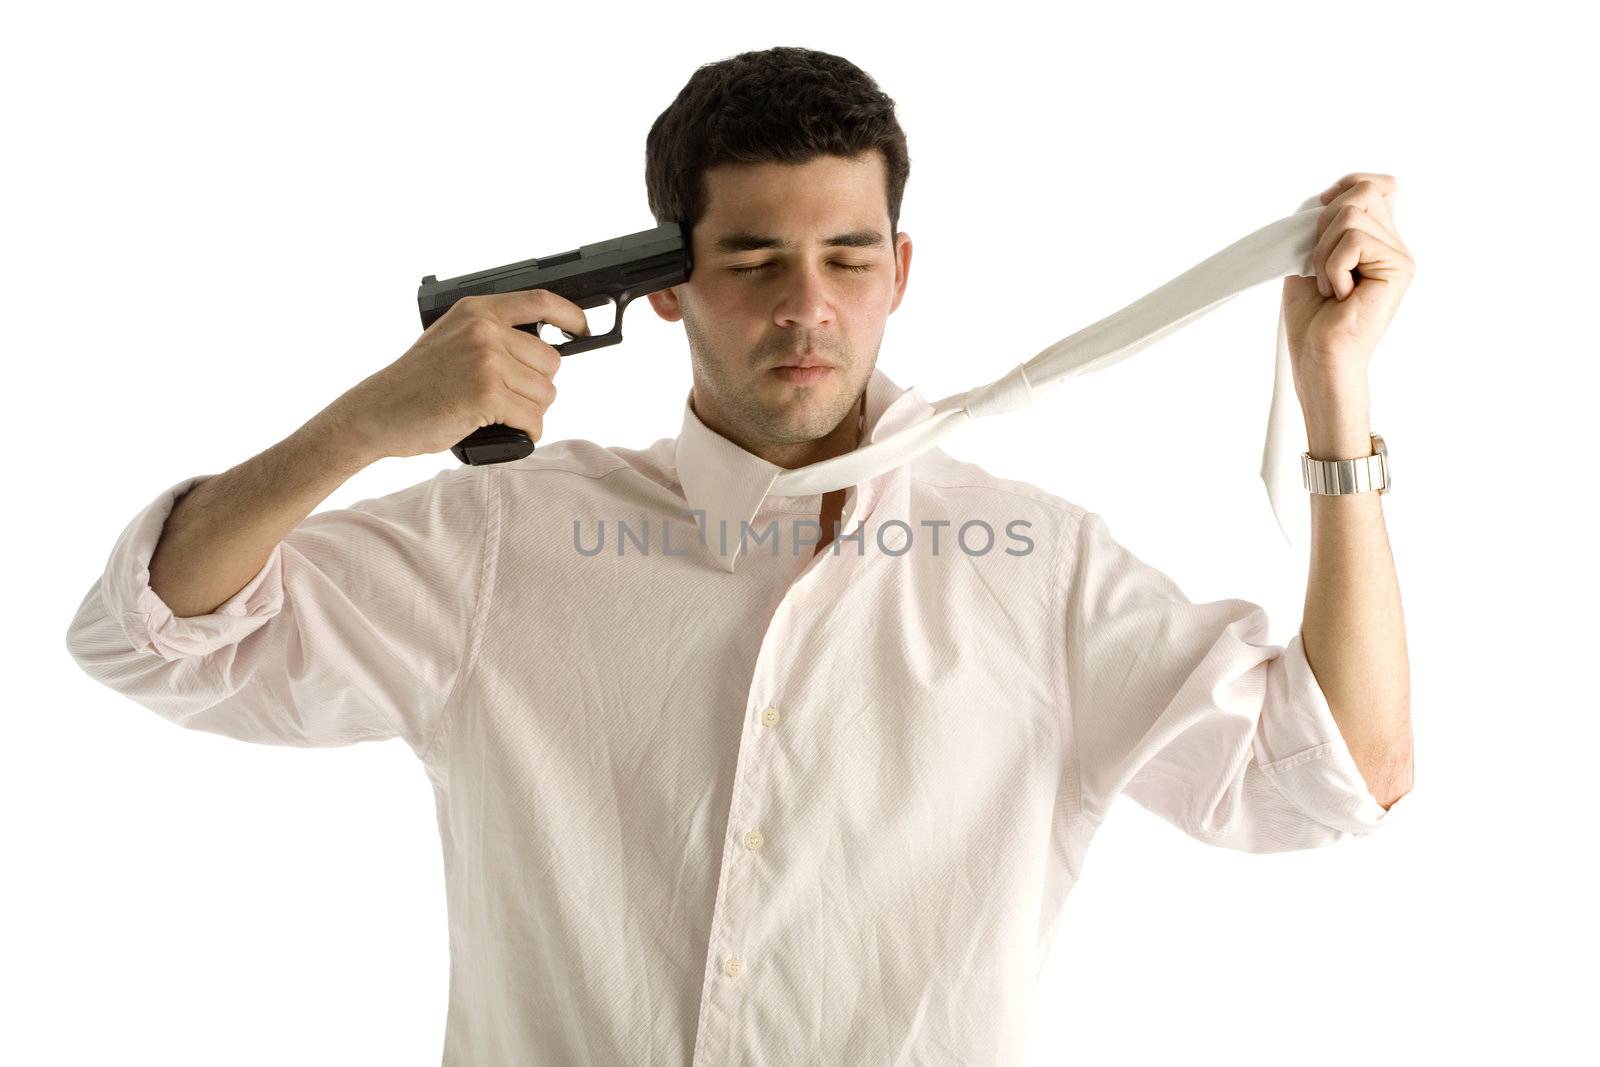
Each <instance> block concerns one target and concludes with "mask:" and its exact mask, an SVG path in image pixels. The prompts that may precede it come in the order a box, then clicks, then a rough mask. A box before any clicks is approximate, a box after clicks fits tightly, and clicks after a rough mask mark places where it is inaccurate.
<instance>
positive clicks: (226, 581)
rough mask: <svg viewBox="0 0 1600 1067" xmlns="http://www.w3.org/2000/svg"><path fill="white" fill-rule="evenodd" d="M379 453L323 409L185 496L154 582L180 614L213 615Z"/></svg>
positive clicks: (165, 538)
mask: <svg viewBox="0 0 1600 1067" xmlns="http://www.w3.org/2000/svg"><path fill="white" fill-rule="evenodd" d="M377 458H379V457H377V456H374V455H371V454H370V453H368V452H366V451H365V450H364V446H363V444H362V443H361V442H360V441H359V440H358V439H355V438H353V437H351V436H350V435H349V434H347V433H343V432H341V430H340V427H339V425H338V424H337V422H336V421H335V418H334V416H332V415H330V414H329V412H327V411H324V412H323V413H321V414H319V415H318V416H317V417H315V418H313V419H312V420H311V421H309V422H307V423H306V424H305V425H303V426H301V427H300V428H299V429H298V430H296V431H295V432H294V433H293V434H291V435H290V436H288V437H286V438H284V439H283V440H282V441H279V442H278V443H277V444H275V445H273V446H272V447H271V448H269V449H267V450H266V451H264V452H262V453H261V454H260V455H258V456H255V457H253V458H252V459H249V460H247V461H245V462H244V463H241V464H239V465H238V466H236V467H233V468H232V469H230V470H228V471H225V472H224V473H222V474H218V475H216V476H215V477H212V478H208V479H206V480H205V481H203V482H201V483H200V484H198V485H196V486H195V487H194V488H192V489H191V490H189V492H187V493H185V494H184V495H183V496H182V497H181V498H179V500H178V501H177V503H176V504H175V505H174V507H173V510H172V514H171V515H169V516H167V521H166V524H165V525H164V526H163V527H162V532H161V539H160V540H159V541H158V542H157V543H156V549H155V553H154V555H153V556H152V557H151V559H150V587H151V588H152V589H153V590H154V591H155V593H156V595H157V596H159V597H160V598H161V599H162V600H163V601H164V602H165V603H166V605H167V606H168V607H169V608H171V609H172V613H173V614H174V615H175V616H177V617H179V618H189V617H191V616H195V615H208V614H210V613H211V612H213V611H215V610H216V609H217V608H218V607H219V606H220V605H221V604H223V603H224V602H225V601H227V600H228V599H229V598H230V597H232V596H233V595H234V594H235V593H237V592H238V591H239V590H240V589H243V588H244V586H245V584H246V583H247V582H249V581H250V579H251V578H253V577H255V575H256V574H257V573H259V572H260V570H261V568H262V566H264V565H265V564H266V562H267V558H268V557H269V556H271V554H272V550H273V549H274V548H275V547H277V545H278V544H279V542H281V541H282V540H283V539H284V538H285V537H287V536H288V535H289V533H290V531H292V530H293V529H294V528H295V527H296V526H299V525H300V523H301V522H303V521H304V520H305V518H306V516H307V515H309V514H311V512H312V511H314V510H315V509H316V507H317V505H318V504H320V503H322V502H323V501H324V500H326V499H327V498H328V496H329V495H330V494H331V493H332V492H333V491H334V490H335V489H337V488H339V486H341V485H343V484H344V483H345V482H346V481H348V480H349V479H350V477H351V476H352V475H354V474H356V473H357V472H359V471H361V470H362V469H363V468H365V467H366V466H368V465H369V464H370V463H372V462H373V461H374V460H375V459H377Z"/></svg>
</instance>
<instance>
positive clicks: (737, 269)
mask: <svg viewBox="0 0 1600 1067" xmlns="http://www.w3.org/2000/svg"><path fill="white" fill-rule="evenodd" d="M770 266H772V264H771V263H758V264H756V265H755V266H753V267H729V268H728V269H729V270H731V271H733V273H735V274H755V273H757V272H758V271H760V270H762V269H764V268H766V267H770ZM834 266H836V267H840V268H842V269H844V270H849V271H858V272H859V271H864V270H871V269H872V264H870V263H868V264H865V265H862V266H856V265H853V264H850V263H835V264H834Z"/></svg>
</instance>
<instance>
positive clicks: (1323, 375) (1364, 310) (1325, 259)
mask: <svg viewBox="0 0 1600 1067" xmlns="http://www.w3.org/2000/svg"><path fill="white" fill-rule="evenodd" d="M1395 187H1396V183H1395V179H1394V177H1393V176H1392V175H1389V174H1367V173H1361V172H1357V173H1353V174H1346V175H1345V176H1344V177H1343V178H1340V179H1339V180H1338V181H1336V182H1334V183H1333V185H1331V186H1329V187H1328V188H1327V189H1326V190H1324V191H1323V193H1322V201H1323V203H1325V204H1326V205H1327V207H1325V208H1323V210H1322V214H1321V215H1320V216H1319V217H1318V219H1317V235H1318V236H1317V244H1316V249H1315V251H1314V252H1313V253H1312V256H1311V264H1312V266H1313V267H1315V268H1316V274H1315V276H1314V277H1307V278H1302V277H1299V276H1298V275H1290V276H1288V277H1285V278H1284V279H1283V313H1284V329H1285V331H1286V332H1287V333H1288V337H1289V355H1290V361H1291V363H1292V364H1293V366H1294V377H1295V386H1296V390H1297V392H1299V394H1300V402H1301V405H1302V406H1303V407H1305V408H1306V410H1307V412H1308V414H1309V413H1310V411H1311V409H1312V408H1313V407H1315V406H1318V405H1322V404H1332V403H1334V401H1335V399H1336V395H1338V394H1342V393H1343V392H1344V391H1346V390H1351V389H1355V390H1363V391H1364V390H1365V389H1366V385H1367V366H1368V364H1369V363H1370V362H1371V360H1372V353H1373V350H1374V349H1376V348H1377V346H1378V339H1379V338H1380V337H1382V336H1383V331H1384V330H1385V329H1387V328H1388V325H1389V320H1390V319H1392V318H1393V317H1394V312H1395V308H1397V307H1399V305H1400V299H1401V297H1403V296H1404V295H1405V292H1406V288H1407V287H1408V286H1409V285H1410V284H1411V278H1412V275H1413V274H1414V273H1415V272H1416V263H1415V261H1414V260H1412V258H1411V252H1410V250H1408V249H1407V248H1406V245H1405V242H1404V241H1402V240H1401V239H1400V234H1399V232H1398V231H1397V230H1396V229H1395V225H1394V201H1395Z"/></svg>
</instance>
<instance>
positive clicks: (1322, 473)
mask: <svg viewBox="0 0 1600 1067" xmlns="http://www.w3.org/2000/svg"><path fill="white" fill-rule="evenodd" d="M1367 436H1368V437H1371V438H1372V455H1370V456H1360V457H1358V458H1356V459H1312V458H1311V453H1310V452H1302V453H1300V473H1301V475H1302V476H1303V478H1304V479H1305V484H1306V488H1307V489H1309V490H1311V491H1312V492H1313V493H1320V494H1322V495H1323V496H1341V495H1343V494H1345V493H1370V492H1372V491H1373V490H1374V489H1376V490H1377V491H1378V492H1379V493H1387V492H1388V491H1389V486H1390V485H1391V484H1392V480H1391V477H1390V472H1389V449H1388V446H1387V445H1385V444H1384V443H1383V438H1382V437H1379V436H1378V435H1377V434H1375V433H1369V434H1368V435H1367Z"/></svg>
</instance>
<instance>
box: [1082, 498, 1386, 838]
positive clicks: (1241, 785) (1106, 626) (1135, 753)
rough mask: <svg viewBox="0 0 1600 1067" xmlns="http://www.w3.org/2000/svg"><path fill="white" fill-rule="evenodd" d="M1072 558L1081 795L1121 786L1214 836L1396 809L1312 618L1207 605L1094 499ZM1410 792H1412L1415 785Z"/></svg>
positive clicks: (1093, 805) (1087, 803)
mask: <svg viewBox="0 0 1600 1067" xmlns="http://www.w3.org/2000/svg"><path fill="white" fill-rule="evenodd" d="M1069 541H1070V543H1071V544H1072V545H1073V548H1074V551H1073V553H1072V555H1071V556H1070V558H1069V559H1068V560H1067V562H1066V564H1065V570H1066V572H1067V573H1066V574H1065V576H1064V579H1063V583H1064V586H1065V589H1066V598H1067V607H1066V620H1067V637H1066V640H1067V656H1066V662H1067V695H1068V701H1069V703H1070V721H1071V724H1072V743H1073V745H1074V746H1075V749H1076V755H1077V759H1078V768H1079V778H1080V782H1081V789H1082V802H1083V806H1084V808H1085V810H1086V811H1087V812H1088V814H1089V815H1090V816H1091V817H1093V818H1095V819H1097V820H1098V819H1103V818H1104V817H1105V813H1106V811H1107V809H1108V808H1109V806H1110V804H1111V803H1112V802H1113V801H1114V800H1115V799H1116V798H1117V797H1118V796H1119V795H1122V794H1126V795H1128V796H1131V797H1132V798H1133V799H1134V800H1135V801H1136V802H1137V803H1138V804H1140V805H1141V806H1142V807H1144V808H1146V809H1147V810H1149V811H1151V812H1153V813H1154V814H1156V815H1158V816H1160V817H1161V818H1162V819H1164V820H1166V821H1167V822H1169V823H1171V824H1172V825H1174V826H1176V827H1178V828H1179V829H1181V830H1183V831H1184V832H1185V833H1187V834H1189V835H1190V836H1192V837H1194V838H1196V839H1197V840H1200V841H1203V842H1205V843H1207V844H1214V845H1219V846H1222V847H1225V848H1232V849H1238V850H1240V851H1244V852H1282V851H1289V850H1294V849H1305V848H1317V847H1320V846H1323V845H1331V844H1333V843H1335V842H1337V841H1340V840H1342V839H1344V838H1346V837H1349V836H1352V835H1361V834H1366V833H1370V832H1371V831H1372V830H1374V829H1377V828H1378V827H1381V826H1385V825H1388V824H1390V823H1391V822H1393V820H1394V819H1395V817H1396V813H1397V812H1400V811H1401V810H1402V809H1403V806H1404V803H1405V799H1406V798H1405V797H1402V798H1401V799H1400V800H1399V801H1396V802H1395V803H1394V804H1392V805H1390V807H1389V808H1388V809H1387V810H1385V809H1384V808H1383V807H1382V805H1380V804H1379V803H1378V802H1377V800H1376V799H1375V798H1374V797H1373V795H1372V793H1371V791H1370V790H1369V789H1368V787H1367V784H1366V781H1365V779H1363V778H1362V776H1361V772H1360V769H1359V768H1358V767H1357V766H1356V763H1355V760H1354V758H1353V757H1352V756H1351V754H1350V750H1349V747H1348V746H1347V744H1346V743H1345V740H1344V737H1343V735H1342V734H1341V733H1340V731H1339V727H1338V724H1337V723H1336V722H1335V721H1334V718H1333V714H1332V712H1331V711H1330V710H1329V707H1328V702H1327V698H1326V697H1325V695H1324V694H1323V692H1322V689H1321V687H1320V686H1319V685H1318V684H1317V680H1316V677H1315V675H1313V674H1312V672H1311V667H1310V664H1309V663H1308V662H1307V660H1306V656H1305V650H1304V648H1303V646H1302V644H1301V639H1300V635H1299V634H1298V633H1297V634H1296V635H1295V636H1294V637H1293V638H1292V639H1291V640H1290V642H1289V644H1288V645H1287V646H1286V647H1285V646H1278V645H1273V644H1269V643H1268V642H1267V614H1266V611H1265V610H1264V609H1263V608H1262V607H1260V606H1259V605H1257V604H1253V603H1250V602H1249V601H1246V600H1239V599H1227V600H1216V601H1210V602H1207V603H1201V604H1195V603H1191V602H1190V600H1189V599H1188V598H1187V597H1186V596H1184V594H1183V593H1182V592H1181V591H1180V590H1179V588H1178V586H1177V585H1176V583H1174V582H1173V581H1172V579H1171V578H1169V577H1168V576H1167V575H1165V574H1163V573H1162V572H1161V571H1159V570H1157V569H1155V568H1154V567H1151V566H1150V565H1148V564H1147V563H1145V562H1143V561H1142V560H1140V559H1139V558H1138V557H1137V556H1135V555H1134V554H1133V553H1132V552H1130V551H1129V550H1128V549H1127V548H1125V547H1123V546H1122V545H1121V544H1119V543H1118V542H1117V541H1116V540H1114V539H1113V538H1112V536H1111V534H1110V532H1109V531H1108V529H1107V528H1106V524H1105V522H1104V520H1102V519H1101V517H1100V516H1099V515H1097V514H1095V513H1094V512H1082V514H1081V517H1080V519H1079V522H1078V526H1077V532H1076V536H1075V537H1073V538H1070V539H1069ZM1407 796H1409V794H1407Z"/></svg>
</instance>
